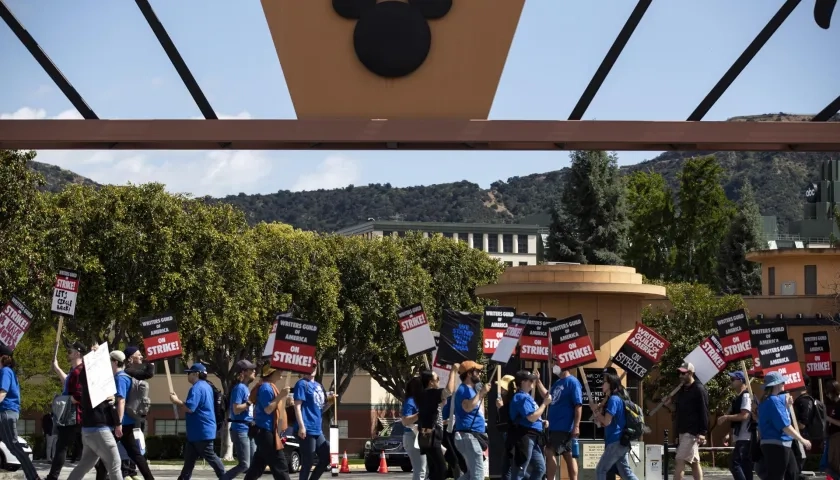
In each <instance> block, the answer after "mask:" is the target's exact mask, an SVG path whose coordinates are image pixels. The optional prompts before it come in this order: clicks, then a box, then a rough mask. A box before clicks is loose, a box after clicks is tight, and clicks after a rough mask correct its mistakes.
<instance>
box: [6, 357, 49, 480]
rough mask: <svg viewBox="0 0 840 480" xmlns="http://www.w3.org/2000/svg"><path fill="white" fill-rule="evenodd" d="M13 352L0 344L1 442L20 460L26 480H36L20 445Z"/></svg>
mask: <svg viewBox="0 0 840 480" xmlns="http://www.w3.org/2000/svg"><path fill="white" fill-rule="evenodd" d="M14 366H15V362H14V359H13V358H12V350H11V349H10V348H9V347H7V346H6V345H5V344H3V343H2V342H0V440H2V441H3V443H4V444H6V448H7V449H8V450H9V451H10V452H11V453H12V455H14V456H15V458H17V459H18V461H19V462H20V466H21V468H22V469H23V473H24V475H26V480H35V479H37V478H40V477H38V472H36V471H35V467H34V466H32V460H30V459H29V455H28V454H26V453H24V451H23V449H22V448H21V447H20V443H18V432H17V422H18V419H19V418H20V384H19V383H18V379H17V375H16V374H15V371H14Z"/></svg>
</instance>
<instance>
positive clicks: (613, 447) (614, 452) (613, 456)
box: [595, 442, 639, 480]
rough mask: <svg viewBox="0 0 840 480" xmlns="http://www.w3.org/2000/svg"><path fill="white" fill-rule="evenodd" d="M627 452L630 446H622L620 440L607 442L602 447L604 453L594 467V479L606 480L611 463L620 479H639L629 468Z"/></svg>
mask: <svg viewBox="0 0 840 480" xmlns="http://www.w3.org/2000/svg"><path fill="white" fill-rule="evenodd" d="M629 453H630V447H629V446H626V447H625V446H622V445H621V442H613V443H608V444H607V445H606V446H605V448H604V454H603V455H602V456H601V459H600V460H598V466H597V467H595V480H606V478H607V472H609V471H610V469H611V468H612V467H613V465H614V466H615V467H616V471H617V472H618V476H620V477H621V478H622V480H639V479H638V477H636V474H635V473H633V469H631V468H630V461H629V459H628V456H629Z"/></svg>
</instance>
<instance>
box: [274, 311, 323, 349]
mask: <svg viewBox="0 0 840 480" xmlns="http://www.w3.org/2000/svg"><path fill="white" fill-rule="evenodd" d="M280 340H282V341H286V342H292V343H298V344H301V345H309V346H312V347H314V346H315V344H316V343H317V342H318V325H316V324H314V323H309V322H307V321H304V320H299V319H297V318H293V317H289V316H287V315H285V314H280V315H277V333H276V334H275V337H274V341H275V342H276V341H280Z"/></svg>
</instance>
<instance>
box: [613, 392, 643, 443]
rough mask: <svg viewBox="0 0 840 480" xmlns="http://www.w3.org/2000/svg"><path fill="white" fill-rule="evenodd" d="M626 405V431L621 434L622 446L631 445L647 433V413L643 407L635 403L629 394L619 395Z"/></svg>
mask: <svg viewBox="0 0 840 480" xmlns="http://www.w3.org/2000/svg"><path fill="white" fill-rule="evenodd" d="M616 396H618V398H619V399H621V401H622V403H624V431H623V432H622V434H621V444H622V445H624V446H627V445H630V442H635V441H638V440H639V439H641V438H642V435H643V434H644V433H645V412H644V411H643V410H642V408H641V407H639V406H638V405H636V404H635V403H633V401H632V400H630V397H628V396H627V392H624V391H623V392H622V394H620V395H618V394H616Z"/></svg>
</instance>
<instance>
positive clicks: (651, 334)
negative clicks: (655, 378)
mask: <svg viewBox="0 0 840 480" xmlns="http://www.w3.org/2000/svg"><path fill="white" fill-rule="evenodd" d="M669 346H670V343H669V342H668V341H667V340H665V339H664V338H662V336H661V335H659V334H658V333H656V332H655V331H653V330H652V329H651V328H649V327H646V326H644V325H642V324H641V323H637V324H636V328H635V329H633V331H632V332H630V336H629V337H627V341H626V342H624V345H622V346H621V348H620V349H619V350H618V353H616V354H615V356H614V357H613V363H614V364H616V365H618V366H619V367H621V368H623V369H624V371H625V372H627V374H628V375H631V376H633V377H634V378H636V379H638V380H642V379H643V378H645V375H647V374H648V372H649V371H650V370H651V369H652V368H653V366H654V365H656V364H657V363H659V362H660V361H662V357H663V355H665V350H667V349H668V347H669Z"/></svg>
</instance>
